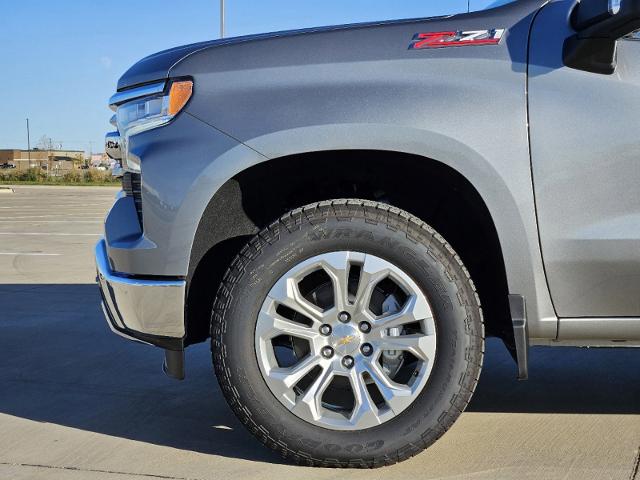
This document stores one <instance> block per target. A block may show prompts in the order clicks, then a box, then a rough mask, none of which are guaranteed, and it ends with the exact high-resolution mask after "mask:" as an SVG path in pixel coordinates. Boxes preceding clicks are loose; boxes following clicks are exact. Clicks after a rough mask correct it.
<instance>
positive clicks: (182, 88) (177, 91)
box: [167, 80, 193, 116]
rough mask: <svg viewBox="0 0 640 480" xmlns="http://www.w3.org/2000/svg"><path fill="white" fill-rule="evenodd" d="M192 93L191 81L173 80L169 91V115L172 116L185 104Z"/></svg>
mask: <svg viewBox="0 0 640 480" xmlns="http://www.w3.org/2000/svg"><path fill="white" fill-rule="evenodd" d="M192 94H193V82H192V81H191V80H185V81H181V82H173V83H172V84H171V90H170V91H169V111H168V112H167V113H168V114H169V115H171V116H174V115H176V114H177V113H179V112H180V110H182V109H183V108H184V106H185V105H186V104H187V102H188V101H189V99H190V98H191V95H192Z"/></svg>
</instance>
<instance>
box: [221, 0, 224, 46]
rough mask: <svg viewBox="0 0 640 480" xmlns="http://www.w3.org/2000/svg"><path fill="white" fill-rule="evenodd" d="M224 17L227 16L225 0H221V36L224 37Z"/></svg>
mask: <svg viewBox="0 0 640 480" xmlns="http://www.w3.org/2000/svg"><path fill="white" fill-rule="evenodd" d="M224 17H225V8H224V0H220V38H224Z"/></svg>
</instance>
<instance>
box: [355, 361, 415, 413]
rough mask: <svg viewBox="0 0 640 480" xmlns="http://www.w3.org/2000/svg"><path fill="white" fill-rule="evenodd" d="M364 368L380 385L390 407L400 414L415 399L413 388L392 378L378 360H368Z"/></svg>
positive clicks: (381, 392) (379, 388) (377, 384)
mask: <svg viewBox="0 0 640 480" xmlns="http://www.w3.org/2000/svg"><path fill="white" fill-rule="evenodd" d="M364 368H365V369H366V371H367V373H368V374H369V376H370V377H371V379H372V380H373V381H374V383H375V384H376V387H378V390H379V391H380V394H381V395H382V398H384V400H385V402H386V403H387V405H388V406H389V408H390V409H391V410H392V411H393V412H394V413H395V414H398V413H400V412H401V411H402V410H404V409H405V408H407V406H409V404H410V403H411V402H412V401H413V396H412V391H411V388H410V387H408V386H407V385H402V384H399V383H396V382H394V381H393V380H391V379H390V378H389V377H388V376H387V374H386V373H385V372H384V370H382V367H381V366H380V364H379V363H378V362H376V361H373V362H368V361H367V362H366V363H365V366H364Z"/></svg>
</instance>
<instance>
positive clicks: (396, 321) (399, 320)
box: [374, 294, 432, 330]
mask: <svg viewBox="0 0 640 480" xmlns="http://www.w3.org/2000/svg"><path fill="white" fill-rule="evenodd" d="M428 318H432V314H431V308H430V307H429V304H428V303H427V300H426V299H425V298H424V297H423V296H422V295H415V294H414V295H411V296H410V297H409V298H408V299H407V301H406V303H405V305H404V307H402V310H400V311H399V312H398V313H392V314H391V315H387V316H384V317H380V318H378V319H376V320H375V322H374V326H375V328H376V329H378V330H379V329H388V328H394V327H399V326H402V325H406V324H407V323H414V322H419V321H422V320H426V319H428Z"/></svg>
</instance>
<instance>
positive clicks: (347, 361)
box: [342, 355, 355, 368]
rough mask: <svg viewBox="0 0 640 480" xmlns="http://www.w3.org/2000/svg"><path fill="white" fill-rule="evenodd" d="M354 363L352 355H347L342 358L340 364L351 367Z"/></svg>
mask: <svg viewBox="0 0 640 480" xmlns="http://www.w3.org/2000/svg"><path fill="white" fill-rule="evenodd" d="M354 363H355V362H354V361H353V357H350V356H348V355H347V356H346V357H344V358H343V359H342V366H343V367H344V368H352V367H353V364H354Z"/></svg>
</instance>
